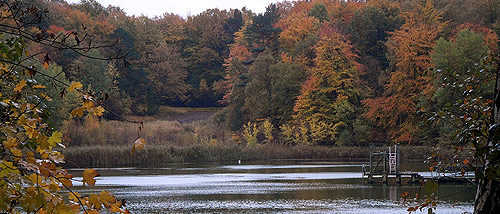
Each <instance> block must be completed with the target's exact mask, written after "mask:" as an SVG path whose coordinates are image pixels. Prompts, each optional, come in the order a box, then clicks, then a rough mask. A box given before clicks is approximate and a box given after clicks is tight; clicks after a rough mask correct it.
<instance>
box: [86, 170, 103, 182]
mask: <svg viewBox="0 0 500 214" xmlns="http://www.w3.org/2000/svg"><path fill="white" fill-rule="evenodd" d="M97 176H100V175H99V173H97V171H95V169H85V171H83V185H85V183H87V184H88V185H90V186H94V185H95V177H97Z"/></svg>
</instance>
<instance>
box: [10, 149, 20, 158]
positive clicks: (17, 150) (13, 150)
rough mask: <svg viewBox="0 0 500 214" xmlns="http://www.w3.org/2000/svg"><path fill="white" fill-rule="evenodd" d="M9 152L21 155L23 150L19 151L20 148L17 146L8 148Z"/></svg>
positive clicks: (16, 155)
mask: <svg viewBox="0 0 500 214" xmlns="http://www.w3.org/2000/svg"><path fill="white" fill-rule="evenodd" d="M10 152H11V153H12V155H14V156H15V157H22V156H23V152H21V150H20V149H18V148H10Z"/></svg>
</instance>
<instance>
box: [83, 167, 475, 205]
mask: <svg viewBox="0 0 500 214" xmlns="http://www.w3.org/2000/svg"><path fill="white" fill-rule="evenodd" d="M361 166H362V163H339V162H273V163H266V164H251V163H248V164H245V163H243V164H241V165H238V164H236V163H235V164H228V165H172V166H171V167H169V168H160V169H135V168H121V169H98V171H99V172H100V173H101V174H102V175H103V176H102V177H99V179H98V180H97V187H95V188H93V189H82V190H81V192H85V191H89V192H93V191H100V190H102V189H106V190H109V191H111V192H112V193H113V194H114V195H115V196H117V197H118V198H119V199H122V198H123V199H125V200H126V201H127V208H128V209H130V210H131V211H132V212H134V213H407V212H406V209H407V208H408V205H403V204H401V202H402V201H401V198H400V197H401V194H402V193H404V192H409V193H410V194H416V193H418V191H419V189H420V188H419V187H418V186H414V185H408V184H407V185H401V186H399V185H382V184H375V185H369V184H366V183H364V182H363V180H362V179H361ZM402 168H403V171H405V170H409V169H413V171H425V168H426V167H425V165H423V164H419V163H406V164H405V165H404V166H403V167H402ZM79 171H80V170H75V172H73V173H74V174H75V175H78V174H80V173H81V172H79ZM439 194H440V196H441V199H440V200H442V201H441V202H440V203H439V206H438V210H437V212H438V213H464V212H471V211H472V206H473V200H474V194H475V188H474V187H473V186H467V185H441V186H440V188H439Z"/></svg>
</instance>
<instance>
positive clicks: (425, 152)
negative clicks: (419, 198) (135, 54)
mask: <svg viewBox="0 0 500 214" xmlns="http://www.w3.org/2000/svg"><path fill="white" fill-rule="evenodd" d="M65 130H66V134H65V135H66V139H67V142H69V145H68V148H67V149H64V150H63V154H64V155H65V156H66V159H67V164H66V166H67V167H161V166H164V165H166V164H168V163H179V162H184V163H186V162H189V163H200V162H227V161H237V160H246V161H256V160H275V159H316V160H367V159H368V158H369V155H370V151H371V150H370V148H368V147H338V146H335V147H326V146H310V145H296V146H290V145H284V144H278V143H274V144H273V143H268V144H257V145H253V146H247V145H246V143H239V144H238V143H234V142H232V141H231V140H230V139H231V136H230V133H228V132H227V131H224V130H225V129H224V128H221V127H217V126H214V125H212V124H210V123H208V122H195V123H184V124H181V123H178V122H172V121H149V122H145V123H144V125H143V127H141V128H140V127H139V125H137V124H132V123H128V122H119V121H104V120H103V121H97V120H93V119H87V120H85V121H84V122H80V123H76V122H75V123H72V124H69V125H67V126H66V129H65ZM139 137H142V138H144V139H145V140H146V142H147V144H146V147H145V149H143V150H139V151H136V152H135V153H134V154H131V148H132V144H133V142H134V141H135V140H136V139H137V138H139ZM383 149H385V148H378V149H377V150H379V151H380V150H383ZM430 154H432V148H430V147H424V146H402V148H401V157H402V158H404V159H425V158H427V157H428V156H429V155H430Z"/></svg>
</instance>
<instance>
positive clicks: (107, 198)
mask: <svg viewBox="0 0 500 214" xmlns="http://www.w3.org/2000/svg"><path fill="white" fill-rule="evenodd" d="M99 198H100V199H101V202H102V203H103V204H104V205H111V204H112V203H115V202H116V198H115V197H114V196H113V195H111V193H109V192H106V191H101V193H99ZM106 207H107V206H106Z"/></svg>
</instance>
